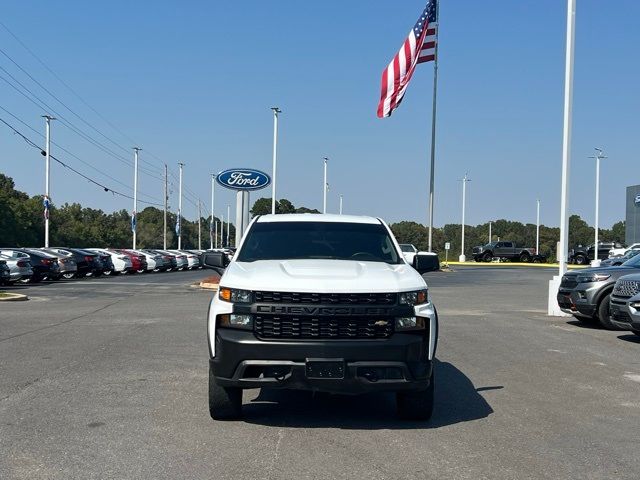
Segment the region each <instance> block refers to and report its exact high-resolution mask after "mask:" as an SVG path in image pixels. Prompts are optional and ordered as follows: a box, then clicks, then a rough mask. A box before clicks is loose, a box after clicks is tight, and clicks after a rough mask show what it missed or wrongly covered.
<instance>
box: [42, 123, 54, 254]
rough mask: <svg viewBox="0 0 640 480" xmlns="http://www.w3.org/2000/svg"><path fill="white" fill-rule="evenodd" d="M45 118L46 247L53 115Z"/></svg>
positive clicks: (46, 239)
mask: <svg viewBox="0 0 640 480" xmlns="http://www.w3.org/2000/svg"><path fill="white" fill-rule="evenodd" d="M43 118H44V119H45V137H46V138H45V165H44V200H43V202H42V203H43V204H44V248H49V208H50V206H51V120H55V118H54V117H52V116H51V115H43Z"/></svg>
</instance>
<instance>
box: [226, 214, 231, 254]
mask: <svg viewBox="0 0 640 480" xmlns="http://www.w3.org/2000/svg"><path fill="white" fill-rule="evenodd" d="M230 232H231V205H227V247H230V246H231V243H229V238H230Z"/></svg>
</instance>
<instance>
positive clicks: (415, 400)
mask: <svg viewBox="0 0 640 480" xmlns="http://www.w3.org/2000/svg"><path fill="white" fill-rule="evenodd" d="M434 391H435V374H434V373H431V382H430V383H429V388H427V389H426V390H422V391H419V392H398V393H396V405H397V408H398V416H399V417H400V418H402V419H403V420H423V421H425V420H429V419H430V418H431V415H432V414H433V397H434Z"/></svg>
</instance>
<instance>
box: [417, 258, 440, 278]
mask: <svg viewBox="0 0 640 480" xmlns="http://www.w3.org/2000/svg"><path fill="white" fill-rule="evenodd" d="M413 268H415V269H416V270H417V271H418V273H420V274H423V273H427V272H435V271H438V270H440V259H439V258H438V255H434V254H429V253H416V256H415V257H414V258H413Z"/></svg>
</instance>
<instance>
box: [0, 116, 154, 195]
mask: <svg viewBox="0 0 640 480" xmlns="http://www.w3.org/2000/svg"><path fill="white" fill-rule="evenodd" d="M0 122H2V123H4V124H5V125H6V126H7V127H9V128H10V129H11V130H12V131H13V133H14V134H16V135H18V136H19V137H21V138H22V139H23V140H24V141H25V142H26V143H27V144H28V145H29V146H31V147H33V148H36V149H38V150H39V151H40V152H41V153H42V152H43V150H42V147H40V146H39V145H38V144H36V143H35V142H34V141H33V140H31V139H30V138H29V137H27V136H26V135H24V134H23V133H22V132H20V131H19V130H18V129H17V128H15V127H14V126H13V125H11V124H10V123H9V122H7V121H6V120H4V119H3V118H0ZM49 157H50V158H51V159H52V160H54V161H56V162H57V163H59V164H60V165H62V166H63V167H65V168H67V169H69V170H71V171H72V172H73V173H75V174H76V175H78V176H80V177H82V178H84V179H85V180H87V181H88V182H90V183H93V184H94V185H96V186H98V187H100V188H102V189H103V190H104V191H105V192H111V193H112V194H114V195H119V196H121V197H124V198H128V199H130V200H133V197H132V196H131V195H127V194H126V193H122V192H119V191H117V190H114V189H113V188H110V187H107V186H105V185H104V184H102V183H100V182H98V181H96V180H94V179H93V178H91V177H89V176H87V175H85V174H84V173H82V172H80V171H78V170H76V169H75V168H74V167H72V166H71V165H68V164H67V163H65V162H63V161H62V160H60V159H59V158H57V157H55V156H54V155H49ZM139 202H141V203H145V204H147V205H153V206H158V207H162V206H163V205H162V204H159V203H154V202H147V201H144V200H139Z"/></svg>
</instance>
